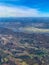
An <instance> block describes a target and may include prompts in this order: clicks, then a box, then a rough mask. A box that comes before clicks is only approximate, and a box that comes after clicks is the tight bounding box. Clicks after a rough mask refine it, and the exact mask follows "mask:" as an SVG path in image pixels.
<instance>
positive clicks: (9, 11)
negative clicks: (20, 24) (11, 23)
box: [0, 5, 49, 17]
mask: <svg viewBox="0 0 49 65" xmlns="http://www.w3.org/2000/svg"><path fill="white" fill-rule="evenodd" d="M41 16H43V17H44V16H45V17H47V16H48V17H49V14H48V13H42V12H40V11H38V9H32V8H27V7H8V6H1V5H0V17H41Z"/></svg>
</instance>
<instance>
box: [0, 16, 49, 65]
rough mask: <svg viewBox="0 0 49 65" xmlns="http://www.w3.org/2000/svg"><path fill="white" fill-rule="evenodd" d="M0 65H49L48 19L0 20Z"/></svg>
mask: <svg viewBox="0 0 49 65" xmlns="http://www.w3.org/2000/svg"><path fill="white" fill-rule="evenodd" d="M0 65H49V18H48V17H35V18H34V17H20V18H19V17H17V18H0Z"/></svg>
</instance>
